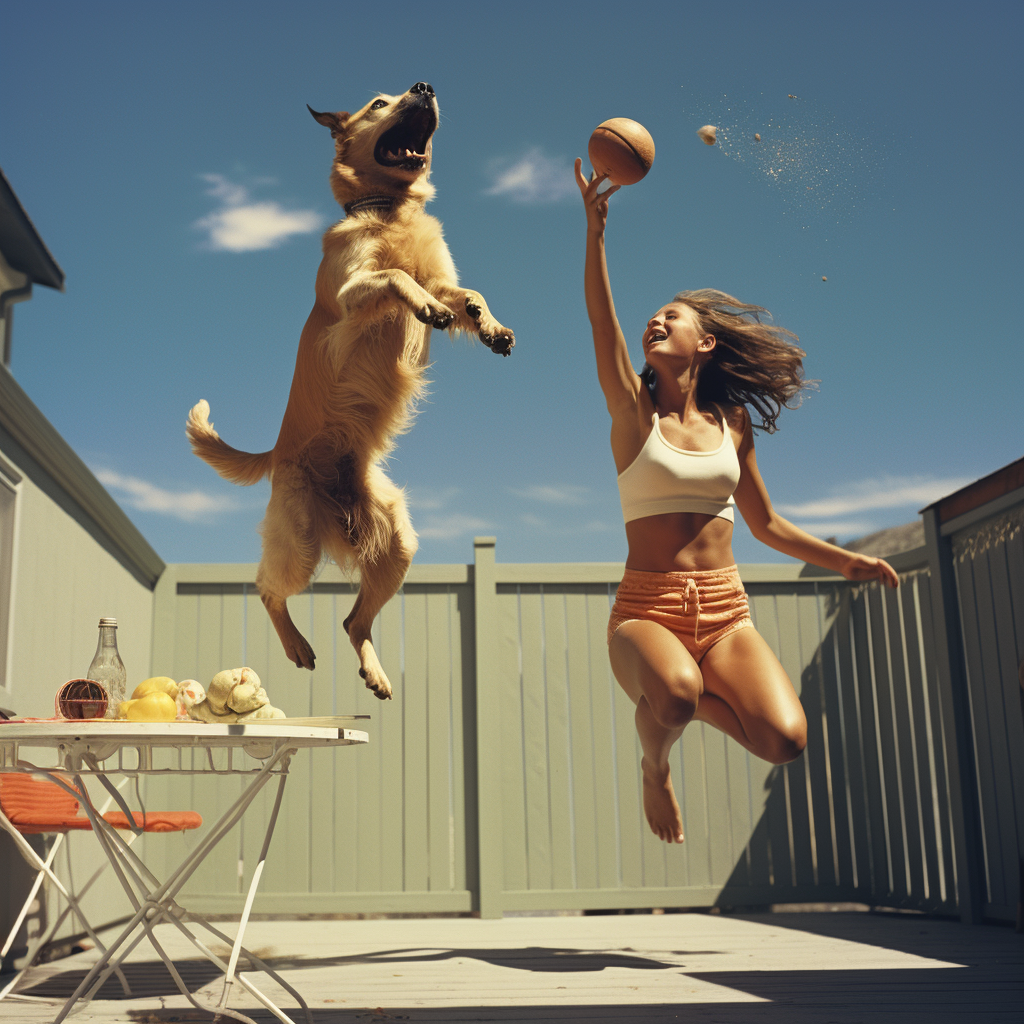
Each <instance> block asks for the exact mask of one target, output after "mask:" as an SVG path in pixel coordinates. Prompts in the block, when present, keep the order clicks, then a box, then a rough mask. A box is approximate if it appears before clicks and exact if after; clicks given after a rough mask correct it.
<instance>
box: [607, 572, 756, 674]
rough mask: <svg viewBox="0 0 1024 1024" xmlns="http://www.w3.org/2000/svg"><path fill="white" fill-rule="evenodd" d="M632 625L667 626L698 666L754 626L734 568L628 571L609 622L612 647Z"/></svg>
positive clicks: (738, 574)
mask: <svg viewBox="0 0 1024 1024" xmlns="http://www.w3.org/2000/svg"><path fill="white" fill-rule="evenodd" d="M633 619H646V620H648V621H649V622H657V623H659V624H660V625H662V626H664V627H665V628H666V629H667V630H669V631H670V632H672V633H673V634H674V635H675V636H676V637H678V638H679V640H680V641H681V642H682V644H683V646H684V647H685V648H686V649H687V650H688V651H689V652H690V654H692V655H693V658H694V660H695V661H697V662H699V661H700V660H701V658H703V657H704V655H705V654H707V652H708V651H709V650H710V649H711V648H712V647H713V646H714V645H715V644H717V643H718V641H719V640H721V639H722V638H723V637H727V636H728V635H729V634H730V633H735V632H736V630H738V629H743V628H744V627H746V626H751V627H753V625H754V623H753V622H751V621H750V607H749V605H748V604H747V594H746V591H745V590H744V589H743V583H742V582H741V581H740V573H739V570H738V569H737V568H736V566H735V565H732V566H730V567H729V568H728V569H710V570H704V571H702V572H644V571H642V570H640V569H627V570H626V573H625V575H624V576H623V577H622V582H621V583H620V584H619V590H618V593H617V594H616V595H615V604H614V605H613V606H612V616H611V618H610V619H609V620H608V642H609V643H611V640H612V637H613V636H614V635H615V631H616V630H617V629H618V628H619V626H621V625H622V624H623V623H624V622H630V621H632V620H633Z"/></svg>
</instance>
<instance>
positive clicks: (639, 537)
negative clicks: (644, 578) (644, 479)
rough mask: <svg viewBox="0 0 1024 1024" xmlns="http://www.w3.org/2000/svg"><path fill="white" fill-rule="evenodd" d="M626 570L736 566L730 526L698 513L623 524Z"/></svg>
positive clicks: (683, 570)
mask: <svg viewBox="0 0 1024 1024" xmlns="http://www.w3.org/2000/svg"><path fill="white" fill-rule="evenodd" d="M626 540H627V541H628V542H629V554H628V555H627V557H626V568H627V569H639V570H641V571H643V572H702V571H704V570H707V569H727V568H728V567H729V566H730V565H733V564H735V562H736V559H735V558H734V557H733V553H732V523H731V522H729V520H728V519H723V518H722V517H721V516H707V515H703V514H702V513H700V512H668V513H666V514H665V515H660V516H645V517H644V518H643V519H634V520H633V521H632V522H630V523H626Z"/></svg>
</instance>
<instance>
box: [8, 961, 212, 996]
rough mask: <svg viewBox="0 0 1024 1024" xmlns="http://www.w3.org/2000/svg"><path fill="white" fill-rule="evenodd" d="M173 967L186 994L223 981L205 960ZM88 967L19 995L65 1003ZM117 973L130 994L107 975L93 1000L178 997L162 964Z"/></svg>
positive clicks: (132, 964) (129, 965)
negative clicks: (126, 984)
mask: <svg viewBox="0 0 1024 1024" xmlns="http://www.w3.org/2000/svg"><path fill="white" fill-rule="evenodd" d="M174 966H175V967H176V968H177V970H178V973H179V974H180V975H181V980H182V981H183V982H184V983H185V986H186V987H187V988H188V990H189V992H198V991H199V989H201V988H202V987H203V986H204V985H209V984H210V982H211V981H216V979H217V978H223V977H224V972H223V971H220V970H218V969H217V967H216V966H215V965H214V964H212V963H210V961H209V960H177V961H175V964H174ZM91 967H92V965H91V964H87V965H86V966H85V967H81V968H76V969H73V970H67V971H61V972H60V974H55V975H53V976H52V977H50V978H47V979H46V981H42V982H40V983H39V984H38V985H33V986H32V987H31V988H28V989H22V990H21V992H22V994H23V995H28V996H39V997H41V998H43V999H67V998H68V997H69V996H70V995H71V994H72V993H73V992H74V991H75V989H77V988H78V986H79V985H80V984H81V983H82V979H83V978H84V977H85V976H86V974H88V972H89V971H90V970H91ZM121 970H122V971H124V976H125V978H126V979H127V980H128V987H129V988H130V989H131V990H132V994H131V995H130V996H126V995H125V994H124V989H122V988H121V983H120V982H119V981H118V980H117V978H116V977H115V976H113V975H111V976H110V977H109V978H107V980H106V981H105V982H104V983H103V986H102V988H100V990H99V992H98V993H97V994H96V998H97V999H121V1000H131V999H152V998H156V997H158V996H172V995H180V994H181V993H180V991H179V990H178V986H177V985H175V983H174V979H173V978H172V977H171V975H170V972H169V971H168V970H167V968H166V967H165V966H164V963H163V961H162V960H133V961H131V962H130V963H126V964H122V965H121Z"/></svg>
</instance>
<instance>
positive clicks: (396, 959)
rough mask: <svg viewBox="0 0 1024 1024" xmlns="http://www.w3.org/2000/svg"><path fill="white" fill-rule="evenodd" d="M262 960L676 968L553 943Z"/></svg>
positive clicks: (314, 964) (298, 964)
mask: <svg viewBox="0 0 1024 1024" xmlns="http://www.w3.org/2000/svg"><path fill="white" fill-rule="evenodd" d="M666 952H669V955H670V956H673V957H676V956H697V955H700V956H707V955H708V954H712V953H716V952H718V951H717V950H707V949H704V950H671V951H666ZM265 960H266V963H268V964H269V965H270V966H271V967H273V968H274V970H276V971H286V970H299V971H302V970H305V971H308V970H313V969H315V968H321V967H344V966H347V965H353V966H355V965H357V964H393V965H397V964H416V963H437V962H440V961H443V960H482V961H483V962H484V963H488V964H491V965H493V966H495V967H509V968H512V969H513V970H517V971H537V972H540V973H576V972H581V971H583V972H586V971H603V970H604V969H605V968H606V967H626V968H630V969H632V970H639V971H663V970H666V969H669V968H677V969H678V968H679V966H680V964H679V963H678V961H675V960H673V961H665V960H659V959H656V958H655V957H653V956H644V955H642V954H637V953H635V952H634V951H633V950H631V949H629V950H608V949H596V950H590V949H566V948H560V947H557V946H524V947H522V948H520V949H509V948H502V949H480V948H476V947H473V948H465V949H424V948H422V947H419V948H417V947H411V948H408V949H386V950H380V951H378V952H373V953H360V954H357V955H355V956H337V957H312V958H307V957H301V956H300V957H268V958H265Z"/></svg>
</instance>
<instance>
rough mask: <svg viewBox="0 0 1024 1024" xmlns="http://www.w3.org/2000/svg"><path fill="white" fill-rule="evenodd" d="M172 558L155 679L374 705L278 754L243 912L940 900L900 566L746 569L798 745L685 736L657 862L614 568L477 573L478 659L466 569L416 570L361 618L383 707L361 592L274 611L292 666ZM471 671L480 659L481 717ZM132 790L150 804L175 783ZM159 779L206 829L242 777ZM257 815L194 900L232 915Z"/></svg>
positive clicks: (921, 596) (926, 698) (344, 585)
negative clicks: (800, 732)
mask: <svg viewBox="0 0 1024 1024" xmlns="http://www.w3.org/2000/svg"><path fill="white" fill-rule="evenodd" d="M492 550H493V549H492V548H488V551H492ZM1018 554H1019V553H1018ZM172 568H173V572H175V573H176V574H177V584H176V593H175V594H174V597H173V604H174V610H173V614H171V613H169V612H168V611H167V609H166V607H164V608H162V610H161V611H160V612H159V614H158V616H157V621H158V623H163V628H165V629H170V630H171V632H172V634H173V636H170V637H165V638H163V639H162V640H161V641H160V644H159V645H158V647H159V649H160V650H163V651H167V652H172V655H171V658H170V660H171V662H172V664H171V665H168V666H164V667H161V668H159V671H165V672H167V674H170V675H174V676H175V678H184V677H193V678H198V679H200V680H201V681H204V682H206V681H208V680H209V678H210V677H211V676H212V675H213V673H214V672H216V671H218V670H219V669H221V668H225V667H232V666H234V665H238V664H248V665H250V666H251V667H252V668H254V669H255V670H256V671H257V672H258V673H259V674H260V676H261V678H262V679H263V681H264V683H265V685H266V686H267V689H268V691H269V693H270V695H271V697H272V699H274V698H275V697H277V698H278V699H279V702H280V703H282V704H287V707H288V710H289V712H290V713H292V714H298V713H310V714H329V713H346V712H350V713H368V714H370V715H371V716H372V721H371V723H369V729H368V731H369V732H370V733H371V743H370V744H369V746H368V747H366V748H360V749H355V750H341V751H314V752H305V753H304V754H303V755H301V756H298V757H296V758H295V760H294V762H293V767H292V778H291V780H290V782H289V787H290V790H289V795H288V798H287V799H286V800H285V803H284V810H283V812H282V813H283V817H282V820H281V823H280V826H279V831H278V834H277V837H276V838H275V850H274V852H273V855H272V856H271V858H270V860H269V861H268V864H267V870H266V872H265V874H264V880H263V883H262V886H261V893H262V895H261V897H260V898H259V900H258V902H257V908H256V909H257V910H264V911H266V910H276V909H288V910H292V911H302V910H307V909H308V910H316V911H321V912H323V911H345V910H379V911H386V910H391V911H395V910H430V909H433V910H460V909H461V910H468V909H470V908H471V907H474V906H477V905H478V902H477V901H478V900H479V906H480V907H481V910H482V912H484V913H485V915H490V914H494V913H496V912H500V910H501V909H505V910H523V909H561V908H581V909H582V908H595V909H600V908H613V907H643V906H701V905H704V906H707V905H712V904H715V903H718V904H720V905H749V904H758V903H778V902H790V901H800V902H803V901H807V900H842V899H862V900H865V901H867V902H878V903H885V902H889V903H892V902H896V903H898V904H900V905H906V906H915V907H920V908H922V909H942V910H950V909H952V908H953V907H954V906H955V899H956V889H955V880H954V878H953V859H952V845H953V844H952V835H951V831H950V828H951V825H950V812H949V779H948V770H947V765H946V754H945V746H944V744H945V743H946V742H947V738H946V737H945V735H944V733H943V731H942V718H941V715H940V714H939V701H938V694H937V691H936V689H935V688H936V686H937V681H936V678H935V673H934V671H933V670H930V668H929V662H928V652H929V629H930V625H929V624H930V622H931V612H932V609H931V608H930V605H929V599H930V598H929V591H928V587H927V586H924V585H922V584H921V581H922V580H926V579H927V577H926V576H925V575H923V574H922V573H921V572H919V571H916V570H915V571H909V572H905V573H904V575H903V586H902V588H901V590H900V591H899V592H897V593H895V594H894V593H891V592H888V593H887V592H885V591H883V590H882V589H881V588H879V587H878V586H877V585H867V586H863V585H862V586H853V585H851V584H848V583H846V582H845V581H843V580H838V579H835V578H830V579H818V580H815V579H813V578H812V579H805V578H796V577H795V575H794V573H793V572H792V571H788V570H787V569H786V567H780V568H779V570H778V572H777V573H776V572H774V571H770V570H767V569H759V570H758V571H757V572H754V573H753V576H754V579H753V580H751V581H748V583H747V589H748V593H749V595H750V604H751V614H752V616H753V618H754V621H755V625H756V627H757V628H758V630H759V632H760V633H761V635H762V636H763V637H764V638H765V640H766V641H767V642H768V644H769V646H771V647H772V649H773V650H774V651H775V652H776V654H777V656H778V657H779V659H780V661H781V663H782V664H783V666H784V668H785V669H786V670H787V672H788V673H789V675H790V677H791V679H792V680H793V683H794V686H795V687H796V688H797V690H798V692H799V694H800V697H801V700H802V702H803V705H804V708H805V710H806V713H807V717H808V738H809V742H808V747H807V750H806V752H805V754H804V755H803V756H802V757H801V758H798V759H797V760H796V761H794V762H792V763H791V764H789V765H785V766H781V767H776V766H772V765H770V764H767V763H765V762H762V761H760V760H759V759H757V758H755V757H753V756H751V755H750V754H749V753H747V752H746V751H745V750H743V749H742V748H741V747H740V746H739V745H738V744H736V743H734V742H733V741H731V740H728V739H727V738H726V737H724V736H723V735H722V734H721V733H719V732H717V731H716V730H714V729H712V728H710V727H708V726H706V725H704V724H702V723H694V724H693V725H692V726H691V727H690V728H689V729H687V731H686V733H685V735H684V738H683V741H682V742H681V743H680V744H678V745H677V747H676V749H675V751H674V752H673V755H672V762H671V767H672V773H673V781H674V783H675V787H676V791H677V795H678V797H679V801H680V807H681V810H682V813H683V821H684V830H685V833H686V837H687V841H686V843H684V844H683V845H682V846H672V847H670V846H668V845H667V844H664V843H661V842H659V841H658V840H657V839H655V838H654V836H653V835H652V834H651V833H650V830H649V828H648V826H647V823H646V820H645V818H644V813H643V807H642V778H641V772H640V748H639V742H638V740H637V737H636V730H635V726H634V722H633V715H634V708H633V706H632V704H631V703H630V702H629V700H628V699H627V698H626V696H625V694H624V693H622V691H621V689H620V688H619V687H618V685H617V684H616V683H615V681H614V679H613V677H612V675H611V671H610V667H609V664H608V658H607V647H606V642H605V629H606V625H607V617H608V612H609V609H610V605H611V602H612V600H613V597H614V590H615V585H616V583H615V581H616V579H617V573H616V571H615V567H595V566H547V567H545V566H513V567H510V566H496V567H494V569H492V570H491V571H490V572H489V574H481V578H484V577H485V575H486V578H488V579H490V580H491V581H492V582H491V583H490V584H488V585H489V586H490V587H491V588H493V589H492V593H491V597H490V598H487V599H486V601H485V606H486V607H487V608H489V609H491V611H490V612H489V620H490V621H489V623H488V631H489V632H488V635H489V637H490V638H491V639H490V640H489V647H488V649H486V650H485V651H483V653H482V657H483V659H484V660H483V662H481V661H480V657H481V651H479V650H478V649H477V639H476V638H477V631H476V626H475V621H474V619H475V616H474V612H473V610H472V609H473V607H474V604H475V603H479V602H480V601H481V600H483V598H481V596H480V595H479V594H475V592H474V589H473V588H474V585H473V575H474V574H473V572H472V571H471V567H469V568H467V567H460V566H454V567H452V566H449V567H440V566H435V567H420V568H419V570H418V572H419V574H418V575H417V571H416V570H414V572H413V573H412V574H410V577H409V579H408V580H407V582H406V584H405V586H404V587H403V590H402V591H401V592H400V593H399V595H397V596H396V597H395V598H394V599H393V600H392V601H391V602H390V603H389V604H388V605H387V606H386V607H385V608H384V609H383V611H382V612H381V614H380V616H379V617H378V620H377V622H376V623H375V626H374V642H375V644H376V646H377V649H378V653H379V654H380V657H381V660H382V663H383V664H384V667H385V670H386V671H387V672H388V674H389V676H390V677H391V679H392V682H393V684H394V686H395V690H396V698H397V699H396V701H395V702H393V703H390V702H389V703H387V704H381V703H379V702H378V701H376V700H375V699H374V698H373V697H372V695H370V694H369V693H368V692H367V691H366V690H365V687H364V685H363V682H362V680H361V679H360V678H359V676H358V672H357V667H358V666H357V661H356V659H355V655H354V653H353V652H352V650H351V647H350V645H349V643H348V639H347V636H346V635H345V633H344V631H343V629H342V625H341V623H342V620H343V619H344V617H345V615H346V614H347V613H348V611H349V610H350V608H351V605H352V602H353V600H354V595H355V588H354V586H353V585H352V584H351V583H349V582H347V581H344V580H342V579H341V578H340V576H338V574H336V573H334V574H333V576H330V575H329V577H328V578H327V579H323V578H322V580H321V581H320V582H318V583H316V584H315V585H314V586H313V588H312V589H311V591H310V592H308V593H306V594H304V595H300V596H299V597H297V598H293V599H292V601H291V602H290V607H291V610H292V615H293V617H294V618H295V620H296V624H297V625H298V626H299V628H300V629H301V630H302V631H303V632H305V633H306V634H307V635H308V636H309V637H310V638H311V641H312V643H313V645H314V648H315V649H316V650H317V657H318V661H317V669H316V671H315V672H313V673H311V674H310V673H305V672H300V671H299V670H297V669H295V668H294V666H292V665H291V663H290V662H288V661H287V660H286V659H285V658H284V654H283V652H282V650H281V648H280V644H279V642H278V640H277V637H276V634H275V633H274V630H273V628H272V626H271V625H270V622H269V619H268V617H267V616H266V613H265V611H264V610H263V608H262V605H261V603H260V601H259V598H258V597H257V595H256V594H255V591H254V588H253V586H252V584H251V582H249V581H248V578H245V577H246V573H245V572H244V571H243V570H244V568H245V567H201V566H195V567H187V566H176V567H172ZM1021 568H1022V569H1024V560H1022V564H1021ZM218 571H220V575H221V577H223V578H222V579H220V581H217V579H216V577H217V574H218ZM1012 571H1018V570H1012ZM495 574H496V575H495ZM1010 574H1011V568H1009V567H1008V568H1007V571H1006V575H1007V577H1008V578H1009V576H1010ZM1018 575H1020V576H1022V577H1024V573H1022V572H1019V571H1018ZM240 580H242V581H241V582H240ZM502 580H504V581H505V582H502ZM1015 628H1016V627H1015ZM1015 642H1016V641H1015ZM1004 661H1005V658H1004ZM473 664H476V666H477V669H476V671H481V669H480V667H479V666H480V665H481V664H484V665H486V672H487V678H488V684H487V685H488V686H489V688H490V692H489V694H488V699H487V701H486V702H484V701H478V700H477V695H476V693H475V689H474V687H475V675H474V670H473V669H472V668H471V667H470V666H472V665H473ZM297 687H298V688H301V689H300V690H299V692H296V689H297ZM488 715H490V716H495V723H496V729H494V728H492V726H491V725H489V724H488V721H489V720H487V716H488ZM478 735H479V736H483V735H490V736H493V737H494V740H493V742H492V749H487V750H485V751H481V752H480V753H479V754H478V751H477V743H476V737H477V736H478ZM478 756H479V757H480V761H479V770H480V771H488V772H491V771H492V769H493V772H492V775H493V777H492V778H488V779H487V784H486V788H487V791H488V793H490V794H492V795H493V797H494V798H496V799H498V800H499V801H500V805H501V807H500V818H501V830H500V836H497V837H496V838H497V846H496V847H495V846H494V844H490V846H489V845H488V843H486V842H485V841H484V837H482V836H480V835H478V833H477V825H476V809H475V808H476V802H477V799H478V797H477V793H478V791H479V792H480V793H482V792H483V789H481V786H482V785H483V783H482V782H481V779H480V777H479V775H478V762H477V758H478ZM148 785H149V790H148V799H149V800H151V801H152V802H153V805H154V806H155V803H156V801H157V800H158V799H161V797H160V787H161V786H164V787H165V791H164V792H165V793H166V792H167V790H166V787H168V786H171V785H172V783H170V782H169V781H168V780H166V779H160V778H157V779H151V780H149V783H148ZM173 785H185V786H188V787H189V799H190V800H191V802H192V804H193V806H195V807H196V808H197V809H199V810H200V811H201V812H202V813H203V814H204V816H205V817H208V818H209V817H212V816H214V815H216V814H218V813H219V812H220V811H222V810H223V808H225V807H226V806H228V804H229V803H230V801H231V800H233V799H234V798H235V796H236V795H237V794H238V792H239V786H240V781H239V780H238V779H237V778H225V779H223V780H221V781H220V782H219V783H217V782H213V783H211V780H210V779H203V778H195V779H188V780H183V781H182V782H178V783H174V784H173ZM271 801H272V793H271V792H270V791H269V790H268V792H267V794H265V796H264V797H262V798H261V800H260V801H259V802H258V803H257V805H254V807H253V810H252V812H251V813H250V815H249V816H248V817H247V818H246V820H245V827H244V831H239V832H238V833H237V834H233V835H232V836H229V837H228V839H227V840H226V841H225V842H224V844H222V848H221V849H220V850H219V851H218V852H217V853H216V854H215V859H214V860H213V861H212V862H211V863H210V864H209V866H208V867H206V868H204V869H203V871H202V872H201V873H197V875H196V876H195V878H193V879H192V881H191V882H190V885H189V890H188V891H189V893H190V899H192V900H193V902H195V903H196V905H198V906H201V907H204V908H206V909H208V910H218V909H223V910H229V909H236V908H237V905H238V904H239V902H240V895H239V894H240V893H241V892H242V891H243V887H244V886H245V884H247V881H248V876H249V873H250V872H251V871H252V869H253V867H254V865H255V861H256V852H257V850H258V846H259V843H260V841H261V838H262V826H263V825H264V823H265V821H266V818H267V815H268V814H269V810H270V805H271ZM481 806H483V805H481ZM481 813H482V812H481ZM495 856H497V857H498V858H499V860H500V861H501V864H500V871H499V872H498V875H497V876H496V878H497V879H500V880H501V881H500V885H496V886H492V888H491V889H490V890H488V896H487V901H486V903H487V905H486V907H484V899H483V890H482V889H480V890H478V889H477V886H478V884H481V883H479V882H478V879H479V878H480V877H481V876H480V872H481V871H483V870H484V869H485V868H486V870H487V871H491V870H492V868H491V866H490V865H491V864H492V861H493V858H494V857H495ZM239 866H240V867H239ZM1004 873H1005V872H1004ZM225 879H234V880H235V881H234V883H233V884H232V885H230V886H229V889H230V892H225V891H224V880H225ZM488 884H491V883H488ZM217 886H219V887H220V888H219V889H218V888H217ZM478 891H479V893H480V896H479V897H478V896H477V895H476V894H477V892H478Z"/></svg>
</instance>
